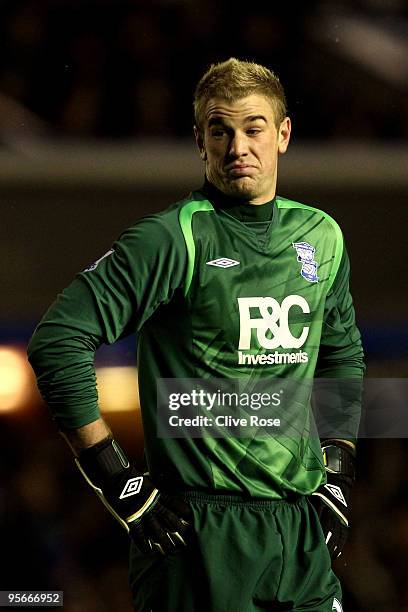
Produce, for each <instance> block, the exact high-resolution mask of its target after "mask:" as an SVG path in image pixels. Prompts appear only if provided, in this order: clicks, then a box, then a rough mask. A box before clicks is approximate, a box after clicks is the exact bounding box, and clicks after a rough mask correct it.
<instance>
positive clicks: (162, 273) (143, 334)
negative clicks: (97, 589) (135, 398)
mask: <svg viewBox="0 0 408 612" xmlns="http://www.w3.org/2000/svg"><path fill="white" fill-rule="evenodd" d="M194 111H195V127H194V132H195V138H196V143H197V147H198V151H199V154H200V156H201V159H202V161H203V164H204V166H205V182H204V185H203V186H202V188H201V189H198V190H196V191H194V192H192V193H191V194H190V195H188V196H187V197H186V199H184V200H183V201H181V202H178V203H176V204H173V205H172V206H170V207H169V208H167V209H165V210H164V211H163V212H161V213H158V214H153V215H150V216H147V217H145V218H143V219H141V220H140V221H139V222H137V223H136V224H135V225H134V226H132V227H130V228H129V229H127V230H126V231H124V233H123V234H122V235H121V236H120V237H119V239H118V240H117V241H116V242H115V243H114V244H113V246H112V249H110V251H108V253H106V255H105V256H103V257H102V258H100V259H99V260H98V261H97V262H96V263H95V264H93V265H92V266H90V267H89V268H88V269H86V270H84V271H83V272H81V273H79V274H78V275H77V277H76V278H75V279H74V280H73V282H72V283H71V285H70V286H69V287H67V288H66V289H65V290H64V292H63V293H62V294H61V295H60V296H58V298H57V300H56V302H55V303H54V304H53V305H52V306H51V307H50V308H49V310H48V312H47V313H46V314H45V316H44V317H43V319H42V321H41V322H40V324H39V325H38V327H37V329H36V331H35V333H34V335H33V337H32V339H31V341H30V345H29V348H28V354H29V359H30V362H31V364H32V366H33V368H34V370H35V372H36V375H37V379H38V385H39V388H40V391H41V392H42V394H43V397H44V398H45V400H46V401H47V403H48V405H49V406H50V409H51V412H52V414H53V418H54V419H55V420H56V423H57V424H58V427H59V429H60V431H61V432H62V433H63V435H64V436H65V438H66V439H67V441H68V443H69V444H70V446H71V448H72V449H73V452H74V454H75V460H76V464H77V466H78V468H79V470H80V472H81V473H82V475H83V476H84V478H85V479H86V480H87V482H88V483H89V485H90V487H92V489H94V490H95V492H96V493H97V494H98V495H99V496H100V497H101V499H102V501H103V503H104V504H105V505H106V506H107V508H108V509H109V511H110V512H111V513H112V514H113V516H114V517H115V518H116V519H117V520H118V521H119V522H120V523H121V525H122V526H123V527H124V528H125V529H126V530H127V531H128V532H129V535H130V542H131V553H130V584H131V589H132V594H133V601H134V609H135V610H136V611H138V612H148V611H150V610H154V611H158V610H160V611H163V612H194V611H196V610H206V611H208V612H210V611H211V612H225V610H234V612H252V611H256V610H264V609H274V610H275V609H276V610H280V609H282V610H293V611H298V612H300V611H304V610H310V611H313V612H329V611H331V610H342V604H341V599H342V596H341V587H340V584H339V581H338V579H337V577H336V576H335V574H334V572H333V570H332V560H333V559H335V558H337V557H338V556H339V555H340V554H341V552H342V549H343V546H344V543H345V538H346V535H347V530H348V528H349V522H350V499H351V489H352V485H353V482H354V477H355V438H356V435H357V427H358V418H359V411H360V405H361V379H362V375H363V371H364V366H363V353H362V346H361V340H360V334H359V332H358V330H357V328H356V324H355V316H354V308H353V303H352V299H351V296H350V292H349V261H348V257H347V253H346V250H345V247H344V242H343V236H342V233H341V230H340V229H339V227H338V225H337V224H336V222H335V221H334V220H333V219H332V218H331V217H330V216H329V215H327V214H326V213H324V212H322V211H320V210H319V209H317V208H315V207H312V206H307V205H304V204H300V203H298V202H295V201H292V200H290V199H286V198H283V197H280V196H278V195H277V194H276V184H277V168H278V158H279V156H280V155H281V154H283V153H285V151H286V149H287V147H288V144H289V139H290V132H291V122H290V119H289V117H288V116H287V111H286V101H285V95H284V91H283V88H282V86H281V84H280V82H279V79H278V78H277V77H276V76H275V75H274V74H273V73H272V72H271V71H270V70H269V69H267V68H265V67H264V66H260V65H258V64H255V63H251V62H247V61H240V60H237V59H234V58H231V59H229V60H227V61H225V62H222V63H220V64H215V65H213V66H211V67H210V69H209V70H208V71H207V72H206V74H204V76H203V77H202V79H201V80H200V81H199V83H198V85H197V87H196V91H195V97H194ZM132 332H137V334H138V376H139V388H140V399H141V412H142V421H143V428H144V436H145V456H146V463H147V465H146V471H145V472H144V473H141V472H139V471H138V470H136V468H135V467H134V466H132V465H131V464H130V463H129V461H128V458H127V457H126V455H125V454H124V452H123V450H122V449H121V447H120V443H119V442H118V441H117V440H116V439H115V437H114V435H113V433H112V432H111V431H110V430H109V428H108V427H107V425H106V424H105V422H104V421H103V419H102V418H101V416H100V413H99V409H98V402H97V392H96V381H95V370H94V366H93V359H94V353H95V351H96V350H97V348H98V347H99V346H100V345H101V344H103V343H108V344H111V343H113V342H115V341H116V340H118V339H119V338H122V337H124V336H125V335H127V334H130V333H132ZM316 377H323V378H324V379H325V381H326V382H327V381H329V384H330V381H334V382H336V381H339V380H341V381H344V380H345V381H354V382H355V383H356V384H354V385H352V386H351V388H350V389H349V390H348V393H347V397H346V398H344V396H343V397H342V398H341V401H339V398H338V397H337V396H336V394H334V396H333V398H334V399H333V401H330V402H329V404H330V405H329V406H328V407H327V406H326V408H327V410H329V412H330V414H329V416H328V414H327V410H326V408H324V410H323V412H322V413H320V416H318V418H317V420H318V423H317V424H318V426H319V433H320V437H321V439H319V437H318V436H317V435H316V434H315V433H314V429H313V427H314V425H313V423H314V421H313V414H312V408H311V406H310V402H309V400H308V401H305V402H304V403H302V402H299V403H296V402H293V403H292V404H291V405H290V410H289V407H288V406H287V407H286V409H285V408H284V407H283V408H282V415H281V416H282V419H283V420H284V419H285V418H286V417H287V415H288V414H289V413H290V414H291V415H293V422H292V421H291V422H290V423H287V425H288V426H289V429H288V430H287V432H288V431H289V432H290V433H291V435H278V434H276V435H268V436H265V435H260V436H249V437H239V436H233V435H227V432H226V433H225V436H222V437H217V438H215V437H211V436H203V437H201V438H198V437H192V436H188V435H185V436H180V437H174V436H173V437H171V436H168V435H167V436H166V435H161V436H159V435H158V433H157V421H158V418H159V416H160V415H159V412H160V409H161V404H160V401H159V397H158V396H159V394H158V392H157V389H158V386H159V385H160V383H161V381H163V380H164V379H166V380H168V379H172V380H173V381H177V380H180V379H183V380H186V379H195V380H197V379H201V380H202V381H211V380H213V379H224V380H230V379H234V380H235V379H243V380H244V379H245V380H251V381H255V382H260V383H263V384H267V385H268V384H272V383H271V381H273V380H275V379H279V380H282V379H285V380H290V381H291V380H293V381H297V382H299V381H300V382H303V381H304V382H306V381H310V380H312V379H313V378H316ZM340 386H341V384H340ZM322 415H323V416H322ZM291 418H292V417H291ZM331 423H335V424H336V425H335V426H333V427H330V424H331ZM338 424H341V426H340V425H339V426H338ZM295 425H296V426H295ZM290 427H292V430H290Z"/></svg>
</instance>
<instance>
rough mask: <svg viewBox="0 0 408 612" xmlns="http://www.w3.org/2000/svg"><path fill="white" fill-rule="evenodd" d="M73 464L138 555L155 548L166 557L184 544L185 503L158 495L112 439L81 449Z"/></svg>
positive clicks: (186, 512)
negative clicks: (130, 539)
mask: <svg viewBox="0 0 408 612" xmlns="http://www.w3.org/2000/svg"><path fill="white" fill-rule="evenodd" d="M75 462H76V464H77V466H78V468H79V470H80V472H81V473H82V475H83V476H84V478H85V480H86V481H87V482H88V484H89V485H90V486H91V487H92V488H93V489H94V491H95V492H96V493H97V494H98V495H99V497H100V498H101V500H102V502H103V503H104V504H105V506H106V507H107V508H108V510H109V511H110V512H111V513H112V514H113V516H114V517H115V518H116V519H117V520H118V521H119V523H121V525H122V526H123V527H125V529H126V530H127V531H128V533H129V535H130V537H131V538H132V539H133V541H134V542H135V544H136V545H137V547H138V548H139V550H140V551H141V552H142V553H148V552H151V551H152V550H154V549H157V550H158V551H159V552H161V553H162V554H167V553H169V552H172V551H174V550H175V549H176V548H178V547H180V546H183V545H185V544H186V542H185V535H186V532H187V530H188V527H189V523H188V522H187V520H186V519H188V518H189V516H190V513H191V510H190V508H189V506H188V504H187V503H186V502H185V501H184V500H182V499H179V498H173V497H169V496H167V495H164V494H160V493H159V491H158V490H157V489H156V488H155V486H154V485H153V483H152V481H151V480H150V478H149V476H148V475H147V474H142V473H140V472H138V471H137V470H136V468H134V467H133V466H131V465H130V464H129V461H128V459H127V457H126V455H125V453H124V452H123V450H122V449H121V448H120V446H119V444H118V443H117V442H116V441H115V440H114V439H113V438H111V437H110V436H109V437H107V438H105V439H104V440H102V441H101V442H98V443H97V444H95V445H93V446H91V447H90V448H87V449H85V450H84V451H82V452H81V453H80V455H79V457H77V458H76V459H75Z"/></svg>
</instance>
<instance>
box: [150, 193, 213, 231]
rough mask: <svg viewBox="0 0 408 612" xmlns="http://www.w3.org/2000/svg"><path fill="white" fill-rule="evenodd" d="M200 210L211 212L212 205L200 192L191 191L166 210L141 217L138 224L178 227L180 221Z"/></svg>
mask: <svg viewBox="0 0 408 612" xmlns="http://www.w3.org/2000/svg"><path fill="white" fill-rule="evenodd" d="M201 210H203V211H204V210H213V206H212V204H211V203H210V202H209V201H208V200H207V199H206V197H205V196H204V195H203V194H202V193H201V191H199V190H197V191H192V192H190V193H189V194H188V195H187V196H186V197H185V198H183V199H181V200H178V201H177V202H173V203H172V204H170V205H169V206H167V207H166V208H164V209H162V210H160V211H158V212H156V213H152V214H149V215H147V216H145V217H142V218H141V219H140V220H139V222H149V223H151V224H156V225H159V226H160V225H163V226H165V227H172V226H174V227H178V228H179V227H180V219H183V217H189V216H192V215H193V214H194V213H195V212H198V211H201Z"/></svg>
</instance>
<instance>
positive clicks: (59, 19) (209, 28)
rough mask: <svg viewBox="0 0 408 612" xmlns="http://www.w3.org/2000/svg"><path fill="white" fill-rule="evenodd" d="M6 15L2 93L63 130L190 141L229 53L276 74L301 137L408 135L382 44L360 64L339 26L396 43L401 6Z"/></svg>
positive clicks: (63, 1)
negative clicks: (368, 30) (214, 69)
mask: <svg viewBox="0 0 408 612" xmlns="http://www.w3.org/2000/svg"><path fill="white" fill-rule="evenodd" d="M0 7H1V8H0V17H1V19H0V34H1V35H0V94H3V95H4V96H6V97H7V98H8V99H11V100H14V101H17V102H19V103H21V104H23V105H24V106H25V107H26V108H27V109H28V110H29V111H32V112H33V113H35V114H36V115H37V116H38V117H39V118H40V119H42V120H43V121H44V122H45V125H47V126H48V128H49V129H51V130H52V131H53V133H56V134H63V135H65V136H72V137H81V138H82V137H88V138H89V137H92V138H94V137H105V138H112V139H113V138H134V137H167V136H173V137H184V136H187V135H189V134H190V133H191V121H192V107H191V99H192V94H193V90H194V85H195V83H196V81H197V79H198V78H199V77H200V76H201V74H202V73H203V71H204V70H205V69H206V67H208V65H209V64H210V63H212V62H214V61H219V60H222V59H226V58H227V57H230V56H238V57H240V58H247V59H251V60H256V61H258V62H261V63H265V64H266V65H268V66H269V67H271V68H272V69H273V70H275V71H276V72H277V74H278V75H279V76H280V77H281V80H282V82H283V84H284V86H285V89H286V91H287V97H288V103H289V111H290V114H291V116H292V118H293V120H294V122H295V124H296V137H297V138H299V139H301V138H314V139H318V140H321V139H327V138H332V139H340V138H346V139H353V138H356V137H358V138H364V137H367V138H403V137H404V136H406V135H407V132H408V110H407V104H406V101H407V97H406V93H407V92H406V83H405V86H404V83H403V82H402V81H401V82H400V80H398V78H397V79H396V80H395V78H394V80H392V79H390V80H388V78H387V66H386V65H385V64H384V66H380V64H381V62H383V61H384V62H385V59H386V58H385V54H384V53H382V49H381V48H380V47H379V48H378V49H377V51H376V53H377V57H376V56H374V65H371V68H370V65H368V67H367V66H362V65H360V64H359V63H358V62H356V61H354V60H353V57H352V55H350V54H348V53H347V51H348V49H347V48H345V49H344V48H343V47H342V43H343V42H344V44H347V45H348V44H349V42H348V39H349V36H350V32H351V28H350V27H348V26H347V23H346V22H344V20H342V19H341V18H339V19H338V20H336V15H339V16H340V17H341V16H342V15H343V16H344V15H352V17H353V19H356V20H358V19H360V17H362V18H364V22H363V26H364V27H366V25H367V24H369V26H370V27H371V26H373V27H379V28H380V30H379V33H381V36H384V35H390V36H391V35H393V34H395V35H397V33H399V32H397V30H398V29H399V30H401V29H403V28H405V29H406V25H404V24H406V21H404V20H405V18H406V17H407V12H408V11H407V5H406V3H404V2H402V1H401V0H389V1H387V2H383V1H382V0H359V1H357V2H351V1H349V2H348V1H344V0H343V1H341V0H336V1H334V2H331V3H330V11H331V13H330V15H329V16H330V19H327V17H328V9H329V7H328V3H325V2H323V1H322V0H320V1H319V0H310V1H309V2H303V3H299V2H295V1H294V0H288V1H287V2H285V3H275V4H273V5H271V3H270V2H266V1H265V2H264V1H262V0H259V2H257V3H256V8H255V9H254V7H251V10H241V9H239V7H238V5H236V4H231V3H228V2H217V1H216V0H150V1H149V2H147V1H146V0H145V1H143V0H133V1H129V0H127V1H124V0H119V1H118V0H86V1H80V0H3V1H2V2H1V5H0ZM353 23H354V22H353ZM356 23H357V21H356ZM357 38H358V34H357ZM378 38H379V35H378ZM387 40H388V39H387ZM353 41H354V42H355V40H354V39H353V40H351V41H350V44H351V43H353ZM385 42H387V41H385ZM391 42H392V41H391ZM357 44H358V40H357ZM361 44H362V45H364V42H363V41H362V42H361ZM343 46H344V45H343ZM387 49H388V47H387ZM366 50H367V49H366ZM362 51H363V50H362ZM394 51H395V53H394V55H393V56H392V57H394V56H395V57H397V58H398V57H399V50H398V49H397V48H396V49H394ZM363 56H364V53H362V57H363ZM368 59H370V58H368ZM387 61H388V60H387ZM376 62H377V68H378V67H380V68H381V69H380V70H379V71H378V72H377V71H376V66H375V63H376ZM392 62H393V60H392V59H391V63H392ZM372 64H373V62H372ZM394 64H396V62H395V61H394ZM397 68H398V66H397V65H394V66H391V67H390V69H389V74H390V76H394V77H395V76H398V74H399V73H398V74H397V75H396V74H395V71H396V70H397ZM400 68H401V67H400ZM401 69H402V68H401ZM345 109H347V110H346V111H345ZM3 115H4V113H3ZM6 120H7V119H5V118H4V116H3V118H2V119H1V121H3V122H4V121H6ZM1 121H0V123H1Z"/></svg>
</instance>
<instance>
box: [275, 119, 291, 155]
mask: <svg viewBox="0 0 408 612" xmlns="http://www.w3.org/2000/svg"><path fill="white" fill-rule="evenodd" d="M291 129H292V125H291V121H290V119H289V117H285V119H284V120H283V121H282V123H281V124H280V126H279V129H278V151H279V153H281V154H282V153H286V149H287V148H288V145H289V140H290V133H291Z"/></svg>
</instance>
